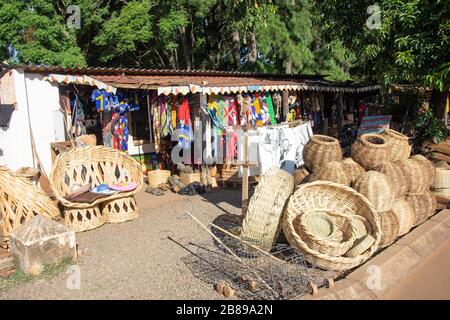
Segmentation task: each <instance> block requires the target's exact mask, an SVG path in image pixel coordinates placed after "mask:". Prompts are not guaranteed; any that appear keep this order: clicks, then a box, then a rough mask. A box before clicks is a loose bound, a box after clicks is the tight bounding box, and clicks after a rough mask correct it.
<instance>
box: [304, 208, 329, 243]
mask: <svg viewBox="0 0 450 320" xmlns="http://www.w3.org/2000/svg"><path fill="white" fill-rule="evenodd" d="M300 223H301V224H302V226H303V227H304V228H305V229H307V230H308V231H309V233H311V234H313V235H314V236H315V237H316V238H317V239H320V240H325V239H329V238H331V237H332V235H333V233H334V232H335V230H336V226H335V224H334V222H333V220H332V219H331V218H330V217H329V216H328V215H327V214H326V213H325V212H321V211H314V212H310V213H305V214H303V215H301V216H300Z"/></svg>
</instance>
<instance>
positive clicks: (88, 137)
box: [75, 134, 97, 146]
mask: <svg viewBox="0 0 450 320" xmlns="http://www.w3.org/2000/svg"><path fill="white" fill-rule="evenodd" d="M75 144H76V145H77V146H95V145H96V144H97V137H96V136H95V134H84V135H82V136H79V137H78V138H76V139H75Z"/></svg>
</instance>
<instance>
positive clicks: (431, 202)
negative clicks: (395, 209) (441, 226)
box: [406, 191, 437, 226]
mask: <svg viewBox="0 0 450 320" xmlns="http://www.w3.org/2000/svg"><path fill="white" fill-rule="evenodd" d="M406 200H407V201H408V202H409V204H410V205H411V207H412V208H413V210H414V226H418V225H419V224H422V223H423V222H425V220H427V218H428V217H430V216H432V215H433V214H434V212H435V211H436V206H437V202H436V198H435V197H434V195H433V194H432V193H431V192H430V191H427V192H425V193H424V194H422V195H416V196H414V195H408V196H407V197H406Z"/></svg>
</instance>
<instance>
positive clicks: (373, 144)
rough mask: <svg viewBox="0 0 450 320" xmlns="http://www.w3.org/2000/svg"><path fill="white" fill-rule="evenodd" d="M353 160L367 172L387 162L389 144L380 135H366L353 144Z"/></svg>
mask: <svg viewBox="0 0 450 320" xmlns="http://www.w3.org/2000/svg"><path fill="white" fill-rule="evenodd" d="M351 149H352V158H353V159H354V160H355V161H356V162H358V163H359V164H360V165H361V166H363V168H364V169H366V170H371V169H374V168H376V167H377V166H378V165H379V164H380V163H382V162H384V161H387V160H388V159H389V158H388V152H389V150H388V144H387V142H386V140H385V138H384V137H383V136H381V135H379V134H374V133H366V134H363V135H361V136H360V137H359V139H358V140H356V141H355V142H354V143H353V144H352V148H351Z"/></svg>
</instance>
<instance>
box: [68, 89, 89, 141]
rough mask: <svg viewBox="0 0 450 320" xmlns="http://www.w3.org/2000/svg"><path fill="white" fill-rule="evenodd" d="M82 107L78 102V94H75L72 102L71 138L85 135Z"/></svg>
mask: <svg viewBox="0 0 450 320" xmlns="http://www.w3.org/2000/svg"><path fill="white" fill-rule="evenodd" d="M83 108H84V105H83V104H82V102H81V101H80V98H79V97H78V94H75V99H74V100H73V102H72V109H73V110H72V132H71V134H72V136H73V137H79V136H81V135H83V134H86V126H85V122H86V119H85V117H84V110H83Z"/></svg>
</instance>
